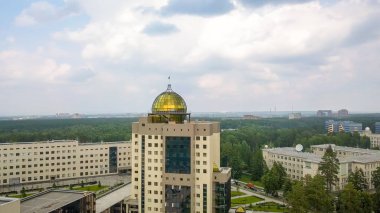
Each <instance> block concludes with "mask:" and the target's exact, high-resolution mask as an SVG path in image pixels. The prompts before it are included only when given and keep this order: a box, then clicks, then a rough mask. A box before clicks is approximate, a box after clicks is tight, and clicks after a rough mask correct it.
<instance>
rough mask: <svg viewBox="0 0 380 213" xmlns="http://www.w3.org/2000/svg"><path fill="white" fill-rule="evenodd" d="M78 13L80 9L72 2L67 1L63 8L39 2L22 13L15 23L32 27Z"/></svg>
mask: <svg viewBox="0 0 380 213" xmlns="http://www.w3.org/2000/svg"><path fill="white" fill-rule="evenodd" d="M78 12H79V8H78V7H77V5H75V4H73V3H72V2H71V1H66V2H65V5H64V6H63V7H57V6H55V5H53V4H51V3H49V2H47V1H37V2H34V3H32V4H31V5H30V6H29V7H28V8H26V9H24V10H23V11H21V13H20V14H19V15H18V16H17V17H16V18H15V20H14V22H15V24H16V25H17V26H32V25H35V24H39V23H42V22H48V21H52V20H58V19H61V18H64V17H67V16H72V15H75V14H77V13H78Z"/></svg>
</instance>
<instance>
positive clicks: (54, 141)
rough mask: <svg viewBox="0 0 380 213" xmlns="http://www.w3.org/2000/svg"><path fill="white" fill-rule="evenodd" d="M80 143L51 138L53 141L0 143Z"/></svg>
mask: <svg viewBox="0 0 380 213" xmlns="http://www.w3.org/2000/svg"><path fill="white" fill-rule="evenodd" d="M62 142H64V143H69V142H71V143H78V141H77V140H51V141H33V142H12V143H0V145H17V144H39V143H62Z"/></svg>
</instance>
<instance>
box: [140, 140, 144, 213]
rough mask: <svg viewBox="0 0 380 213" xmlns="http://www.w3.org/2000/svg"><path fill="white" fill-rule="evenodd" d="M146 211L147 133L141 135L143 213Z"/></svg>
mask: <svg viewBox="0 0 380 213" xmlns="http://www.w3.org/2000/svg"><path fill="white" fill-rule="evenodd" d="M144 211H145V135H143V136H142V137H141V213H144Z"/></svg>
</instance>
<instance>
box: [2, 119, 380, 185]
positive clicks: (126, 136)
mask: <svg viewBox="0 0 380 213" xmlns="http://www.w3.org/2000/svg"><path fill="white" fill-rule="evenodd" d="M193 119H194V120H210V118H193ZM327 119H328V118H317V117H306V118H302V119H300V120H289V119H287V118H263V119H259V120H243V119H236V118H235V119H218V118H212V119H211V120H213V121H219V122H220V125H221V130H222V132H221V164H222V166H230V167H232V168H233V177H234V178H239V177H240V176H241V175H242V174H243V173H250V174H254V176H253V177H252V179H253V180H259V179H260V178H261V176H262V175H263V170H264V165H263V163H262V160H261V158H262V156H261V151H260V149H261V148H263V147H264V146H265V145H267V146H268V147H285V146H295V145H296V144H302V145H303V146H304V148H305V149H306V150H307V149H308V148H309V147H310V145H316V144H324V143H334V144H337V145H343V146H353V147H362V148H369V145H370V144H369V140H368V138H362V137H360V136H359V134H349V133H342V134H334V135H326V134H325V130H324V121H325V120H327ZM348 119H349V120H353V121H356V122H362V123H363V127H366V126H369V127H370V128H371V129H374V123H375V122H376V121H378V120H380V117H379V116H378V115H375V116H373V115H361V116H358V115H356V116H352V117H350V118H348ZM134 121H137V118H92V119H42V120H2V121H0V143H5V142H6V143H11V142H31V141H43V140H62V139H76V140H78V141H79V142H100V141H123V140H130V138H131V123H132V122H134Z"/></svg>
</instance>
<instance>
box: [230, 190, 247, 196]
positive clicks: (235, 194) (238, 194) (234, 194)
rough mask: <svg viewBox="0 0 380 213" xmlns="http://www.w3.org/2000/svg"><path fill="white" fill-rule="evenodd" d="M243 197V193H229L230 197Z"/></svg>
mask: <svg viewBox="0 0 380 213" xmlns="http://www.w3.org/2000/svg"><path fill="white" fill-rule="evenodd" d="M241 195H245V193H244V192H238V191H231V197H236V196H241Z"/></svg>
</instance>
